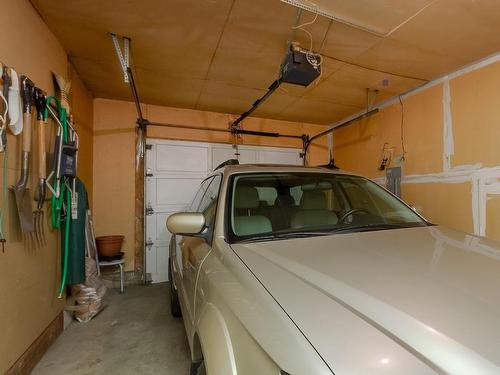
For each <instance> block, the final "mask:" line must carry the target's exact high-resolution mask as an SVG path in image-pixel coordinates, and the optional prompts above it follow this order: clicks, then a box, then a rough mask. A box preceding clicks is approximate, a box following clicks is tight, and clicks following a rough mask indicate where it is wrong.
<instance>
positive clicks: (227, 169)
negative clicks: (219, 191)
mask: <svg viewBox="0 0 500 375" xmlns="http://www.w3.org/2000/svg"><path fill="white" fill-rule="evenodd" d="M216 172H218V173H223V174H224V175H230V174H235V173H250V172H305V173H333V174H349V175H355V174H353V173H349V172H347V171H343V170H340V169H330V168H326V167H320V166H301V165H289V164H231V165H225V166H222V167H220V168H218V169H216V170H215V171H214V173H216Z"/></svg>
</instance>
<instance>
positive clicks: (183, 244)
mask: <svg viewBox="0 0 500 375" xmlns="http://www.w3.org/2000/svg"><path fill="white" fill-rule="evenodd" d="M212 179H213V177H209V178H207V179H205V180H204V181H203V182H202V183H201V184H200V187H199V189H198V191H197V192H196V194H195V196H194V198H193V200H192V202H191V203H190V204H189V206H188V207H186V211H188V212H197V210H198V207H199V206H200V203H201V200H202V198H203V196H204V195H205V192H206V191H207V188H208V186H209V185H210V182H211V181H212ZM191 243H192V241H191V240H190V238H189V237H185V236H181V235H176V236H175V239H174V242H173V243H172V247H171V249H173V250H174V251H173V252H171V254H170V261H171V262H172V268H173V271H174V273H175V276H176V287H177V292H178V294H179V297H180V298H181V300H182V302H183V305H184V307H185V308H186V309H188V311H187V312H188V314H189V315H191V311H190V308H191V304H190V303H189V296H190V292H189V286H190V284H191V281H190V279H189V278H190V276H191V274H190V273H188V272H187V271H188V270H189V267H190V266H189V262H188V258H189V254H188V253H187V251H188V249H189V246H190V245H191Z"/></svg>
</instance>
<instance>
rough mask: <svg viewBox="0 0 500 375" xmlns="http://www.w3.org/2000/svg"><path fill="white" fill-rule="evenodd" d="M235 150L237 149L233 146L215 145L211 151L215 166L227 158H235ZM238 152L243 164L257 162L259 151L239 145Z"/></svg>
mask: <svg viewBox="0 0 500 375" xmlns="http://www.w3.org/2000/svg"><path fill="white" fill-rule="evenodd" d="M234 151H235V150H234V148H233V147H232V146H213V147H212V152H211V155H212V166H213V168H216V167H217V166H218V165H220V164H221V163H223V162H225V161H226V160H229V159H234V158H235V155H234ZM238 153H239V157H238V160H239V161H240V163H241V164H251V163H256V162H257V152H256V151H255V150H250V149H245V148H244V147H239V149H238Z"/></svg>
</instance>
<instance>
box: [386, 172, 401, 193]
mask: <svg viewBox="0 0 500 375" xmlns="http://www.w3.org/2000/svg"><path fill="white" fill-rule="evenodd" d="M385 171H386V181H387V182H386V188H387V190H389V191H390V192H391V193H393V194H394V195H396V196H397V197H399V198H401V177H402V175H403V173H402V170H401V167H392V168H387V169H386V170H385Z"/></svg>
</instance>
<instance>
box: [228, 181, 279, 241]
mask: <svg viewBox="0 0 500 375" xmlns="http://www.w3.org/2000/svg"><path fill="white" fill-rule="evenodd" d="M233 205H234V218H233V231H234V233H235V234H236V235H238V236H246V235H252V234H260V233H267V232H271V231H272V229H273V228H272V226H271V221H270V220H269V219H268V218H267V217H266V216H264V215H262V214H260V213H259V212H258V211H259V210H258V208H259V206H260V201H259V193H258V191H257V189H256V188H254V187H252V186H236V189H235V193H234V202H233Z"/></svg>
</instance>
